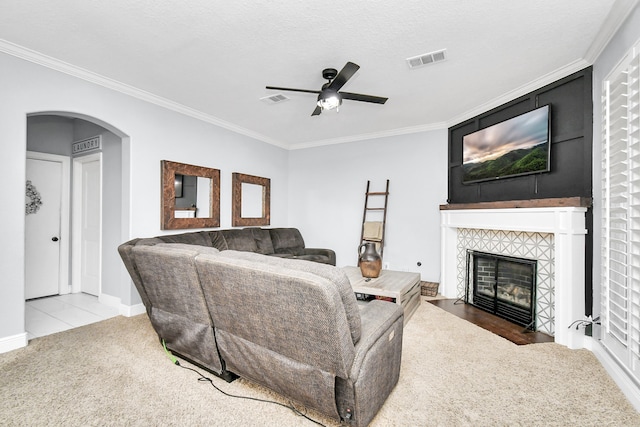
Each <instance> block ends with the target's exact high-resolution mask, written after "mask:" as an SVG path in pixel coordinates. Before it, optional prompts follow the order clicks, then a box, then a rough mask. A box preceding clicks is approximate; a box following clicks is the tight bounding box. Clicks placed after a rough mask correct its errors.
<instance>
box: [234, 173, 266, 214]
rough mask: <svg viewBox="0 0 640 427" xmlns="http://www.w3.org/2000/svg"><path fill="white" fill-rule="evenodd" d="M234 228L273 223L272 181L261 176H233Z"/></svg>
mask: <svg viewBox="0 0 640 427" xmlns="http://www.w3.org/2000/svg"><path fill="white" fill-rule="evenodd" d="M232 185H233V204H232V207H231V217H232V219H231V220H232V225H233V226H234V227H246V226H260V225H269V224H270V223H271V180H270V179H269V178H261V177H259V176H253V175H245V174H242V173H237V172H235V173H234V174H233V182H232Z"/></svg>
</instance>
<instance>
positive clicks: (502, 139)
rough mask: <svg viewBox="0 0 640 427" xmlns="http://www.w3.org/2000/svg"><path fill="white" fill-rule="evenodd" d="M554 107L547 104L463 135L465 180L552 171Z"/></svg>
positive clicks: (480, 179)
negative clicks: (550, 152)
mask: <svg viewBox="0 0 640 427" xmlns="http://www.w3.org/2000/svg"><path fill="white" fill-rule="evenodd" d="M550 113H551V107H550V106H549V105H545V106H544V107H540V108H537V109H535V110H532V111H529V112H528V113H524V114H521V115H519V116H516V117H513V118H511V119H508V120H505V121H504V122H500V123H497V124H495V125H493V126H489V127H487V128H484V129H480V130H479V131H476V132H473V133H470V134H468V135H465V136H464V137H463V138H462V170H463V176H462V182H463V183H465V184H466V183H471V182H478V181H488V180H495V179H500V178H507V177H514V176H519V175H527V174H532V173H541V172H549V151H550V145H551V143H550V141H551V138H550V131H549V130H550V128H551V126H550V122H551V114H550Z"/></svg>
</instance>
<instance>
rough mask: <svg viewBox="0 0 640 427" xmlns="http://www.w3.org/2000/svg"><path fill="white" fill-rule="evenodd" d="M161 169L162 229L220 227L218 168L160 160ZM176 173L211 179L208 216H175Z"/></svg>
mask: <svg viewBox="0 0 640 427" xmlns="http://www.w3.org/2000/svg"><path fill="white" fill-rule="evenodd" d="M160 167H161V170H162V214H161V220H160V226H161V228H162V230H177V229H181V228H210V227H220V169H212V168H206V167H203V166H194V165H188V164H185V163H178V162H171V161H169V160H161V161H160ZM176 174H178V175H192V176H197V177H203V178H210V179H211V188H210V191H209V201H210V206H209V212H211V217H209V218H176V217H175V206H176V187H175V178H176Z"/></svg>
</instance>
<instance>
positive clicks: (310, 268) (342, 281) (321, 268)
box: [220, 251, 362, 344]
mask: <svg viewBox="0 0 640 427" xmlns="http://www.w3.org/2000/svg"><path fill="white" fill-rule="evenodd" d="M220 257H223V258H233V259H243V260H247V261H253V262H260V263H264V264H269V265H272V266H275V267H284V268H288V269H292V270H297V271H302V272H306V273H311V274H315V275H316V276H320V277H322V278H323V279H327V280H328V281H329V282H331V283H333V284H334V285H335V287H336V288H337V290H338V293H339V294H340V299H341V300H342V304H343V306H344V311H345V315H346V316H347V323H348V324H349V331H350V332H351V340H352V341H353V344H357V343H358V341H359V340H360V335H361V333H362V324H361V320H360V309H359V307H358V301H357V300H356V297H355V294H354V293H353V288H352V287H351V283H350V282H349V279H348V278H347V275H346V274H345V272H344V271H343V270H342V269H340V268H337V267H334V266H332V265H328V264H320V263H317V262H309V261H304V260H301V259H284V258H280V257H273V256H264V255H260V254H255V253H248V252H236V251H225V252H221V253H220Z"/></svg>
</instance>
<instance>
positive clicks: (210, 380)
mask: <svg viewBox="0 0 640 427" xmlns="http://www.w3.org/2000/svg"><path fill="white" fill-rule="evenodd" d="M162 346H163V347H164V351H165V352H166V353H167V355H168V356H169V358H170V359H171V362H173V364H174V365H176V366H179V367H181V368H182V369H186V370H188V371H193V372H195V373H196V374H198V376H199V378H198V381H200V382H207V383H209V384H211V387H213V388H215V389H216V390H218V391H219V392H220V393H222V394H224V395H225V396H228V397H235V398H236V399H246V400H253V401H256V402H263V403H272V404H274V405H279V406H282V407H284V408H287V409H290V410H291V411H292V412H293V413H294V414H296V415H298V416H300V417H304V418H306V419H307V420H309V421H311V422H312V423H315V424H317V425H319V426H322V427H326V426H325V425H324V424H322V423H321V422H319V421H316V420H314V419H313V418H311V417H309V416H308V415H307V414H304V413H302V412H300V410H298V409H296V408H295V407H294V406H293V404H289V405H285V404H284V403H280V402H276V401H274V400H266V399H259V398H257V397H249V396H238V395H235V394H230V393H227V392H226V391H224V390H222V389H221V388H219V387H218V386H216V385H215V384H214V383H213V380H212V379H211V378H209V377H206V376H204V375H202V373H201V372H200V371H198V370H197V369H193V368H190V367H189V366H182V365H181V364H180V362H179V361H178V359H176V358H175V356H174V355H173V354H171V352H170V351H169V350H168V349H167V346H166V345H165V343H164V340H162Z"/></svg>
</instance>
